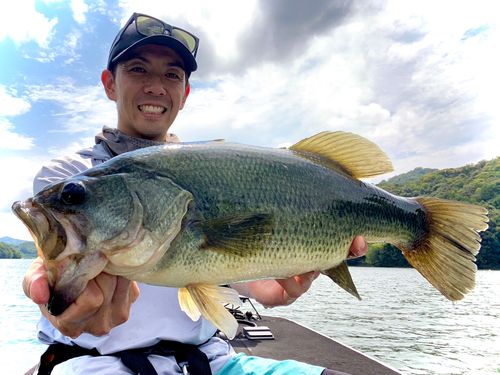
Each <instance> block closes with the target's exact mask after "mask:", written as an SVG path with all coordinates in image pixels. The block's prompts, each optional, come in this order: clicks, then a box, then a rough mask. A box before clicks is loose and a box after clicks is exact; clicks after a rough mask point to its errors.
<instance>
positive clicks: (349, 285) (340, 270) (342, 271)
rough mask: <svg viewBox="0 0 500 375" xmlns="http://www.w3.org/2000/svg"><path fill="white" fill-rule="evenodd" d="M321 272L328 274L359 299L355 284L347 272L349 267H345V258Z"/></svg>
mask: <svg viewBox="0 0 500 375" xmlns="http://www.w3.org/2000/svg"><path fill="white" fill-rule="evenodd" d="M321 273H322V274H324V275H326V276H328V277H329V278H330V279H332V280H333V281H334V282H335V283H336V284H337V285H338V286H340V287H341V288H342V289H344V290H345V291H347V292H349V294H352V295H353V296H354V297H356V298H357V299H359V300H360V301H361V297H360V296H359V294H358V291H357V290H356V286H355V285H354V282H353V281H352V277H351V273H350V272H349V268H348V267H347V262H346V261H345V260H344V261H343V262H342V263H340V264H339V265H338V266H337V267H335V268H331V269H329V270H326V271H321Z"/></svg>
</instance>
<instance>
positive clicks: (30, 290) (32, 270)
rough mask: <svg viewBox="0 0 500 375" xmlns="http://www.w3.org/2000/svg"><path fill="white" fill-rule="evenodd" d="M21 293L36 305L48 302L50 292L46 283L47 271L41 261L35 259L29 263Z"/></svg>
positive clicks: (40, 259)
mask: <svg viewBox="0 0 500 375" xmlns="http://www.w3.org/2000/svg"><path fill="white" fill-rule="evenodd" d="M23 291H24V294H26V296H27V297H28V298H30V299H31V300H32V301H33V302H35V303H36V304H37V305H40V304H45V303H47V302H48V301H49V297H50V291H49V285H48V283H47V271H46V269H45V266H44V265H43V259H42V258H37V259H35V260H34V261H33V263H31V265H30V267H29V268H28V271H26V274H25V275H24V279H23Z"/></svg>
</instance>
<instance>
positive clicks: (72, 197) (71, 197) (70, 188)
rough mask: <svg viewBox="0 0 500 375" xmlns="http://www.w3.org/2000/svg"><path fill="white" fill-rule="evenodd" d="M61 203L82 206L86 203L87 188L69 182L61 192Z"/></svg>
mask: <svg viewBox="0 0 500 375" xmlns="http://www.w3.org/2000/svg"><path fill="white" fill-rule="evenodd" d="M61 201H62V202H63V203H65V204H71V205H73V204H80V203H83V202H84V201H85V187H83V185H82V184H75V183H73V182H69V183H67V184H66V185H64V187H63V188H62V190H61Z"/></svg>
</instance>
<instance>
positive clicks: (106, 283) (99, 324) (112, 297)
mask: <svg viewBox="0 0 500 375" xmlns="http://www.w3.org/2000/svg"><path fill="white" fill-rule="evenodd" d="M138 296H139V288H138V286H137V283H135V282H131V281H129V280H127V279H125V278H123V277H119V276H112V275H108V274H106V273H101V274H99V275H98V276H96V278H95V279H93V280H90V281H89V283H88V284H87V287H86V288H85V290H84V291H83V292H82V294H81V295H80V296H79V297H78V298H77V299H76V301H75V302H73V303H72V304H71V305H70V306H69V307H68V308H67V309H66V310H65V311H64V312H63V313H62V314H61V315H59V316H52V315H51V314H50V313H48V311H47V309H46V308H45V306H41V307H40V309H41V311H42V314H43V315H44V316H45V317H46V318H47V319H48V320H49V321H50V322H51V323H52V324H53V325H54V327H56V328H57V329H58V330H59V331H60V332H61V333H62V334H63V335H65V336H69V337H72V338H77V337H78V336H80V335H81V334H82V333H84V332H87V333H90V334H92V335H94V336H103V335H106V334H108V333H109V332H110V331H111V329H113V328H114V327H116V326H118V325H120V324H122V323H124V322H126V321H127V320H128V318H129V316H130V308H131V306H132V304H133V303H134V302H135V301H136V300H137V298H138Z"/></svg>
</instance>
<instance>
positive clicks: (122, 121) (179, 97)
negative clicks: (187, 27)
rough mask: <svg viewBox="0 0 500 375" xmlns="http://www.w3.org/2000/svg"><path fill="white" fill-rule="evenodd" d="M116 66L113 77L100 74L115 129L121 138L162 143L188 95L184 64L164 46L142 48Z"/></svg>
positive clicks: (105, 73)
mask: <svg viewBox="0 0 500 375" xmlns="http://www.w3.org/2000/svg"><path fill="white" fill-rule="evenodd" d="M130 56H131V58H130V59H128V60H127V61H125V62H123V63H119V64H118V66H117V68H116V72H115V76H114V78H113V76H112V75H111V72H109V71H104V72H103V76H102V81H103V84H104V87H105V90H106V94H107V96H108V98H109V99H111V100H113V101H115V102H116V106H117V109H118V129H119V130H121V131H122V132H124V133H125V134H127V135H129V136H132V137H136V138H145V139H151V140H155V141H165V138H166V134H167V132H168V129H169V128H170V126H171V125H172V123H173V122H174V120H175V118H176V117H177V114H178V113H179V111H180V110H181V109H182V108H183V107H184V103H185V101H186V98H187V96H188V94H189V87H186V83H185V82H186V78H185V76H186V73H185V71H184V69H183V66H184V63H183V61H182V59H181V58H180V57H179V55H178V54H177V53H176V52H174V51H173V50H171V49H170V48H168V47H165V46H158V45H145V46H141V47H138V48H137V49H135V50H134V51H133V52H132V54H131V55H130Z"/></svg>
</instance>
